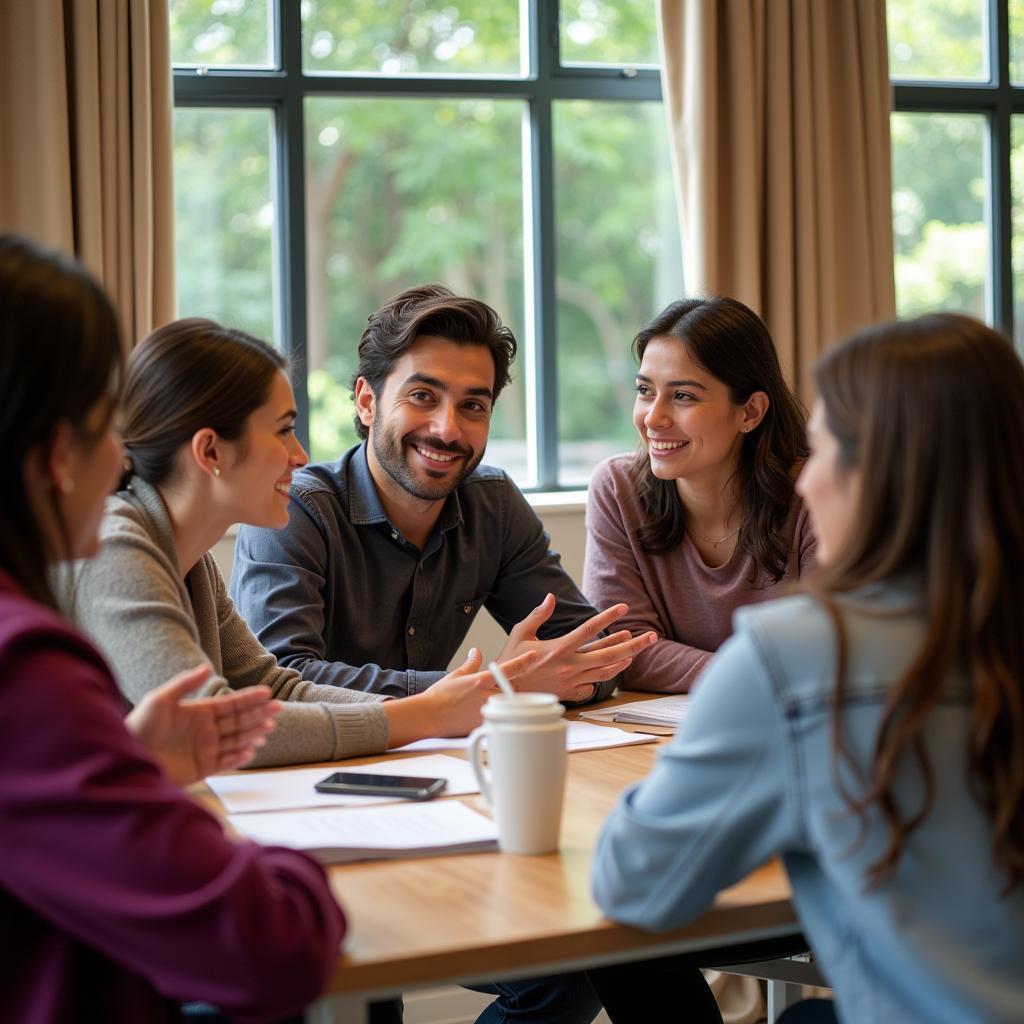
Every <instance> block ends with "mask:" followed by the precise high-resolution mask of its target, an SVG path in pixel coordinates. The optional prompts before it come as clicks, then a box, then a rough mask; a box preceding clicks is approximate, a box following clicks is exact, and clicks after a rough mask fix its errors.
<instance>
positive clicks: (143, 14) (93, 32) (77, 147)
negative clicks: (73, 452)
mask: <svg viewBox="0 0 1024 1024" xmlns="http://www.w3.org/2000/svg"><path fill="white" fill-rule="evenodd" d="M172 102H173V100H172V88H171V61H170V30H169V24H168V12H167V0H147V2H146V3H137V2H133V0H63V2H62V0H34V2H33V3H13V4H0V149H2V151H3V153H4V158H3V160H2V161H0V230H4V231H17V232H19V233H21V234H24V235H27V236H29V237H31V238H34V239H36V240H37V241H39V242H41V243H43V244H45V245H49V246H52V247H54V248H58V249H62V250H64V251H65V252H68V253H71V254H73V255H75V256H76V257H77V258H78V259H79V260H81V261H82V263H84V264H85V266H87V267H88V268H89V270H90V271H91V272H92V273H93V274H95V276H96V277H97V278H98V279H99V280H100V281H101V282H102V284H103V285H104V287H105V288H106V290H107V292H108V293H109V295H110V296H111V298H112V300H113V301H114V305H115V307H116V309H117V311H118V315H119V317H120V320H121V326H122V329H123V331H124V336H125V339H126V343H127V344H128V345H132V344H134V343H135V341H137V340H139V339H140V338H142V337H144V336H145V335H146V334H148V333H149V332H150V331H151V330H152V329H153V328H154V327H156V326H159V325H160V324H162V323H166V322H167V321H168V320H171V319H173V318H174V316H175V288H174V189H173V177H172V159H173V151H172Z"/></svg>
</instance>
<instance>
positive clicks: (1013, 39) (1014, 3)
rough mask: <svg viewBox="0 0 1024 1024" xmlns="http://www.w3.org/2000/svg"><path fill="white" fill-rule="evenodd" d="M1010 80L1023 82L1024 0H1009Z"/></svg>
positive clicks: (1016, 82) (1017, 82)
mask: <svg viewBox="0 0 1024 1024" xmlns="http://www.w3.org/2000/svg"><path fill="white" fill-rule="evenodd" d="M1010 81H1011V82H1013V83H1014V84H1015V85H1019V84H1021V83H1022V82H1024V0H1010Z"/></svg>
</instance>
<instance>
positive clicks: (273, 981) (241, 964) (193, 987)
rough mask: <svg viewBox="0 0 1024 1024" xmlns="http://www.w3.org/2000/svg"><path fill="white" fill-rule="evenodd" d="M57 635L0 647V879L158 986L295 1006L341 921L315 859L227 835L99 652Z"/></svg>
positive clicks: (273, 1011) (226, 1002)
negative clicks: (155, 746)
mask: <svg viewBox="0 0 1024 1024" xmlns="http://www.w3.org/2000/svg"><path fill="white" fill-rule="evenodd" d="M61 639H63V638H57V642H59V641H60V640H61ZM69 646H70V645H69V643H68V641H67V640H66V639H65V640H64V644H63V647H62V648H58V647H55V641H54V639H53V638H47V637H45V636H43V637H42V638H41V640H39V639H38V638H37V642H35V643H32V642H25V641H22V642H21V643H20V644H17V645H15V646H14V647H12V646H11V645H8V646H7V647H6V648H5V649H4V650H3V651H2V652H0V678H3V687H2V692H0V774H2V777H3V779H4V784H3V787H2V792H0V834H2V835H3V837H4V841H3V843H0V877H2V878H3V887H4V889H5V890H6V891H7V892H8V893H9V894H11V895H13V896H14V897H15V898H16V899H18V900H19V901H21V902H22V903H23V904H24V905H25V906H27V907H28V908H30V909H31V910H32V911H33V912H34V913H35V914H37V915H39V916H40V917H41V918H43V919H44V920H46V921H48V922H49V924H50V925H51V926H52V927H54V928H56V929H59V930H61V931H64V932H66V933H67V934H69V935H71V936H73V937H75V938H77V939H78V940H80V941H81V942H83V943H85V944H87V945H88V946H90V947H91V948H93V949H96V950H98V951H99V952H100V953H102V954H103V955H105V956H107V957H109V958H110V959H112V960H113V961H115V962H116V963H118V964H120V965H122V966H123V967H125V968H127V969H129V970H131V971H133V972H135V973H136V974H139V975H141V976H143V977H144V978H146V979H147V980H148V981H149V983H150V984H152V985H153V987H154V988H155V989H156V990H157V991H159V992H160V993H161V994H162V995H163V996H164V997H166V998H168V999H172V1000H175V1001H185V1000H194V999H201V1000H204V1001H208V1002H211V1003H214V1004H216V1005H218V1006H219V1007H222V1008H223V1009H224V1010H226V1011H228V1012H233V1013H238V1014H260V1015H264V1014H265V1015H269V1016H278V1017H280V1016H284V1015H286V1014H291V1013H294V1012H296V1011H297V1010H298V1009H299V1008H300V1007H302V1006H303V1005H305V1004H307V1003H308V1002H309V1001H310V1000H312V999H314V998H315V997H316V996H317V994H318V993H319V992H320V991H321V990H322V988H323V986H324V985H325V984H326V982H327V980H328V979H329V977H330V975H331V972H332V970H333V969H334V966H335V964H336V960H337V956H338V948H339V943H340V940H341V937H342V934H343V931H344V918H343V917H342V915H341V912H340V910H339V909H338V907H337V905H336V904H335V902H334V900H333V898H332V897H331V892H330V888H329V886H328V884H327V880H326V878H325V876H324V873H323V871H322V870H321V868H320V867H319V866H318V865H317V864H316V863H315V862H314V861H312V860H311V859H310V858H308V857H306V856H305V855H303V854H301V853H298V852H296V851H290V850H284V849H276V848H264V847H259V846H256V845H254V844H251V843H241V842H233V841H230V840H229V839H228V838H227V837H226V836H225V835H224V833H223V830H222V828H221V826H220V824H219V822H218V821H217V820H216V819H215V818H213V817H212V816H211V815H210V814H208V813H207V812H206V811H205V810H203V809H202V808H200V807H199V806H198V805H197V804H195V803H193V802H192V801H191V800H189V799H188V798H187V797H186V796H185V795H184V794H183V793H182V792H181V791H180V790H179V789H177V788H176V787H175V786H173V785H172V784H171V783H170V781H169V780H168V779H167V778H166V776H164V775H163V773H162V772H161V770H160V769H159V767H158V766H157V765H156V764H155V763H154V762H153V761H152V760H151V759H150V758H149V757H148V755H147V754H146V753H145V751H144V750H143V749H142V748H141V747H140V746H139V744H138V742H137V741H136V739H135V738H134V737H133V736H131V735H130V734H129V733H128V731H127V730H126V729H125V728H124V725H123V722H122V720H121V709H120V708H119V707H118V706H117V703H116V691H115V690H114V686H113V683H112V681H111V679H110V677H109V676H108V675H107V674H106V672H105V670H104V669H103V668H102V667H101V665H100V664H99V662H98V659H97V661H96V663H93V662H92V661H90V660H89V659H87V658H85V657H81V656H78V654H77V652H75V651H74V650H73V649H69Z"/></svg>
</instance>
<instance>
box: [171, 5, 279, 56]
mask: <svg viewBox="0 0 1024 1024" xmlns="http://www.w3.org/2000/svg"><path fill="white" fill-rule="evenodd" d="M170 12H171V61H172V63H174V64H177V65H183V66H185V67H196V66H201V65H205V66H207V67H250V68H253V67H256V68H264V67H273V65H274V59H273V56H272V54H273V47H272V46H271V42H270V40H271V27H270V11H269V0H170Z"/></svg>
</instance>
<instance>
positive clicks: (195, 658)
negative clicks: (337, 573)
mask: <svg viewBox="0 0 1024 1024" xmlns="http://www.w3.org/2000/svg"><path fill="white" fill-rule="evenodd" d="M200 568H202V569H203V570H204V573H205V575H206V577H207V580H206V584H207V585H208V586H209V587H210V588H211V589H212V593H213V595H214V601H215V605H216V609H215V610H212V609H211V610H210V612H209V613H208V614H211V615H214V614H215V615H216V617H217V619H216V622H213V623H206V624H205V625H206V626H207V627H208V628H209V629H212V630H215V631H217V633H218V635H219V640H220V651H221V656H222V660H223V662H224V665H223V668H224V674H223V675H220V674H216V673H215V675H214V677H213V678H212V679H211V681H210V683H209V684H207V688H206V691H205V692H206V693H217V692H219V691H222V690H224V689H225V688H227V687H232V688H239V687H243V686H252V685H255V684H258V683H263V684H266V685H268V686H270V688H271V690H272V691H273V693H274V696H275V697H278V698H279V699H281V700H283V701H285V704H284V707H283V708H282V710H281V714H280V715H279V716H278V720H277V728H276V729H275V730H274V732H272V733H271V734H270V736H269V737H268V740H267V743H266V745H265V746H264V747H262V748H261V749H260V751H259V753H258V754H257V756H256V758H255V759H254V760H253V761H252V762H250V765H249V767H268V766H271V765H281V764H296V763H301V762H306V761H334V760H338V759H341V758H345V757H356V756H359V755H362V754H372V753H377V752H379V751H382V750H385V749H386V747H387V732H388V726H387V719H386V717H385V715H384V712H383V710H382V709H381V707H380V706H379V700H378V699H377V698H374V697H373V696H371V695H367V694H356V693H352V692H351V691H345V692H344V693H341V692H339V691H338V690H337V689H336V688H333V687H326V686H318V685H316V684H313V683H307V682H305V681H303V680H302V678H301V677H300V676H299V674H298V673H297V672H294V671H293V670H290V669H284V668H280V667H279V666H278V665H277V662H276V661H275V660H274V657H273V655H271V654H269V653H268V652H267V651H265V650H264V649H263V648H262V647H261V646H260V644H259V641H258V640H257V639H256V638H255V637H254V636H253V635H252V633H251V631H250V630H249V629H248V627H247V626H246V625H245V623H244V622H243V621H242V620H241V618H240V617H239V616H238V614H237V612H235V611H234V607H233V606H231V603H230V599H229V598H228V596H227V594H226V592H225V590H224V583H223V580H221V578H220V574H219V572H218V571H217V569H216V566H215V565H213V564H212V557H210V556H207V558H206V559H204V560H203V561H202V562H201V563H200ZM72 593H73V597H72V598H71V602H70V603H71V607H70V608H69V609H68V610H69V611H70V612H71V613H72V614H73V615H74V616H75V618H76V619H77V622H78V624H79V625H80V627H81V628H82V629H83V630H84V631H85V632H86V633H87V634H88V635H89V636H90V637H92V638H93V639H94V641H95V642H96V644H97V646H98V647H99V648H100V649H101V650H102V651H103V653H104V655H105V656H106V658H107V660H108V661H109V663H110V665H111V666H112V668H113V670H114V675H115V676H116V678H117V680H118V683H119V685H120V687H121V689H122V691H123V692H124V694H125V696H126V697H127V698H128V700H129V701H130V702H131V703H136V702H137V701H138V700H139V699H141V697H142V696H143V695H144V694H145V693H147V692H149V691H150V690H152V689H154V688H155V687H156V686H159V685H160V684H161V683H164V682H166V681H167V680H168V679H170V678H171V676H173V675H175V674H177V673H178V672H182V671H184V670H186V669H190V668H194V667H195V666H196V665H199V664H202V663H203V662H210V660H211V659H210V658H209V656H208V654H207V652H206V651H204V650H203V648H202V646H201V643H200V635H201V632H202V630H200V628H199V626H198V624H197V622H196V620H195V618H194V612H193V610H192V607H191V606H189V605H186V604H185V603H184V600H185V599H184V598H183V595H182V589H181V585H180V581H179V580H178V577H177V566H176V565H174V564H173V563H172V562H171V560H170V559H169V558H168V557H167V555H166V553H165V552H163V551H162V550H161V549H160V547H159V545H158V544H157V543H156V542H155V541H154V540H153V538H152V537H151V536H150V535H149V533H148V532H147V531H146V529H145V528H144V527H143V526H142V525H141V524H140V523H137V522H135V521H133V520H131V519H128V518H125V517H118V518H117V520H116V521H115V522H109V521H108V522H107V523H105V524H104V534H103V543H102V546H101V549H100V552H99V553H98V554H97V555H96V556H95V557H93V558H91V559H89V560H88V561H86V562H83V563H80V564H79V565H78V567H77V577H76V580H75V585H74V588H73V591H72ZM65 604H66V606H67V602H65Z"/></svg>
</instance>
